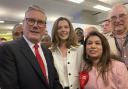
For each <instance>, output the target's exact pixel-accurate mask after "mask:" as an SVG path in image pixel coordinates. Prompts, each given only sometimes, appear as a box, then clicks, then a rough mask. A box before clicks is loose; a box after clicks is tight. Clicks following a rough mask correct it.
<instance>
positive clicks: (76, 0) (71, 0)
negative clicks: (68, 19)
mask: <svg viewBox="0 0 128 89" xmlns="http://www.w3.org/2000/svg"><path fill="white" fill-rule="evenodd" d="M67 1H70V2H74V3H82V2H84V0H67Z"/></svg>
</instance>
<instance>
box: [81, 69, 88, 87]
mask: <svg viewBox="0 0 128 89" xmlns="http://www.w3.org/2000/svg"><path fill="white" fill-rule="evenodd" d="M79 76H80V89H84V86H85V85H86V84H87V82H88V80H89V74H88V72H87V71H85V70H84V71H81V72H80V75H79Z"/></svg>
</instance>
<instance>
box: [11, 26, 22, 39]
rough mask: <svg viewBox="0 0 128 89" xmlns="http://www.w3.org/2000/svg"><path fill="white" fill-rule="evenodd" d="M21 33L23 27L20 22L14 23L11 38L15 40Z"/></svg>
mask: <svg viewBox="0 0 128 89" xmlns="http://www.w3.org/2000/svg"><path fill="white" fill-rule="evenodd" d="M22 35H23V28H22V24H16V25H15V26H14V28H13V31H12V38H13V40H17V39H19V38H20V37H22Z"/></svg>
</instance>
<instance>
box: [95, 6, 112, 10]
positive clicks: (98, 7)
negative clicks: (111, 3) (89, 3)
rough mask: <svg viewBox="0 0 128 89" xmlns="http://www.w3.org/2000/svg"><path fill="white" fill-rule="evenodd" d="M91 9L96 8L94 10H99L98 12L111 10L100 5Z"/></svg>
mask: <svg viewBox="0 0 128 89" xmlns="http://www.w3.org/2000/svg"><path fill="white" fill-rule="evenodd" d="M93 8H96V9H99V10H103V11H109V10H111V8H108V7H105V6H102V5H96V6H94V7H93Z"/></svg>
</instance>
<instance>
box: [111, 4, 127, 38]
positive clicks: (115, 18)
mask: <svg viewBox="0 0 128 89" xmlns="http://www.w3.org/2000/svg"><path fill="white" fill-rule="evenodd" d="M127 14H128V13H127V10H126V8H125V7H124V6H123V5H120V4H119V5H116V6H115V7H113V8H112V11H111V13H110V18H111V25H112V29H113V33H114V34H115V35H116V36H118V37H122V36H124V35H125V34H126V32H127V21H128V15H127Z"/></svg>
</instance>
